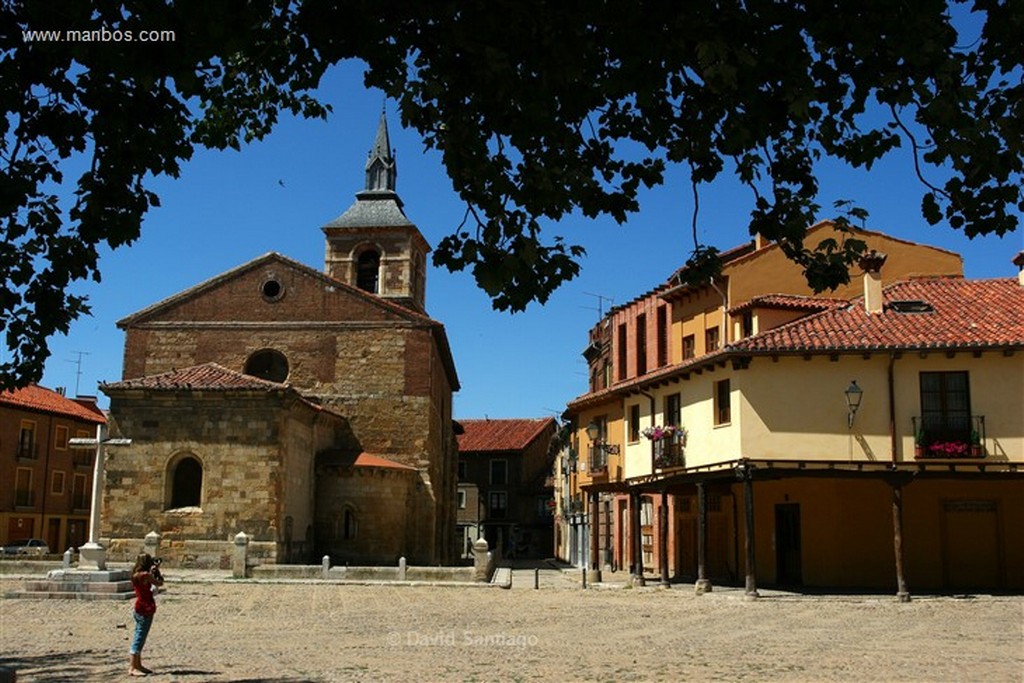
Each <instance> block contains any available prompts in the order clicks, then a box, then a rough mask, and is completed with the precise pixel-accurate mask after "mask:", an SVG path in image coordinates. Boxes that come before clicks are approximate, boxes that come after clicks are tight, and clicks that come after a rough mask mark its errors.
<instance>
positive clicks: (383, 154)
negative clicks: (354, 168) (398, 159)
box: [366, 108, 398, 192]
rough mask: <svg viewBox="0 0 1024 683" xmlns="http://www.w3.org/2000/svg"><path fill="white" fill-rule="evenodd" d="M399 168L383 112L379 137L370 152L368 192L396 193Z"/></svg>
mask: <svg viewBox="0 0 1024 683" xmlns="http://www.w3.org/2000/svg"><path fill="white" fill-rule="evenodd" d="M397 177H398V167H397V166H396V165H395V158H394V156H393V155H392V152H391V139H390V138H389V137H388V120H387V116H386V114H385V112H384V110H383V108H382V109H381V112H380V123H379V124H378V125H377V137H376V139H374V141H373V149H372V150H370V158H369V159H367V161H366V190H367V191H368V192H394V191H395V180H396V179H397Z"/></svg>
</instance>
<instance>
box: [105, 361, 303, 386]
mask: <svg viewBox="0 0 1024 683" xmlns="http://www.w3.org/2000/svg"><path fill="white" fill-rule="evenodd" d="M103 388H104V390H106V389H115V390H116V389H156V390H167V391H177V390H181V389H197V390H199V389H201V390H203V391H232V390H239V389H243V390H244V389H249V390H254V391H274V390H282V389H287V388H288V385H287V384H279V383H277V382H270V381H268V380H265V379H260V378H258V377H253V376H251V375H245V374H242V373H241V372H235V371H234V370H228V369H227V368H225V367H223V366H222V365H218V364H217V363H203V364H202V365H194V366H192V367H189V368H184V369H182V370H177V369H175V370H171V371H169V372H162V373H160V374H158V375H149V376H147V377H138V378H136V379H126V380H122V381H120V382H113V383H111V384H103Z"/></svg>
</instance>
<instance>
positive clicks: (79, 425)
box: [0, 384, 105, 553]
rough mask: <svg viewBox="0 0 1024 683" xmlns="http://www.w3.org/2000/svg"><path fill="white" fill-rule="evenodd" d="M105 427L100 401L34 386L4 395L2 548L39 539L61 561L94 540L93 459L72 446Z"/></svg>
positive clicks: (0, 408) (0, 422) (0, 416)
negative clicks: (72, 442)
mask: <svg viewBox="0 0 1024 683" xmlns="http://www.w3.org/2000/svg"><path fill="white" fill-rule="evenodd" d="M104 422H105V419H104V416H103V413H102V412H101V411H100V409H99V408H98V407H97V406H96V399H95V397H79V398H76V399H69V398H67V397H65V396H64V395H63V393H60V392H56V391H51V390H50V389H44V388H43V387H41V386H38V385H35V384H33V385H29V386H27V387H25V388H23V389H17V390H15V391H7V392H2V393H0V453H3V454H4V457H2V458H0V481H2V482H3V486H2V487H0V545H3V544H6V543H9V542H11V541H18V540H22V539H27V538H41V539H43V540H45V541H46V543H47V545H49V547H50V551H51V552H54V553H58V552H63V551H64V550H65V549H67V548H69V547H77V546H79V545H82V544H83V543H85V542H86V541H87V540H88V538H87V536H88V528H89V506H90V503H91V492H92V471H93V457H94V453H93V451H91V450H85V451H80V450H72V449H70V448H68V440H69V439H73V438H78V437H85V438H95V437H96V427H97V425H99V424H103V423H104Z"/></svg>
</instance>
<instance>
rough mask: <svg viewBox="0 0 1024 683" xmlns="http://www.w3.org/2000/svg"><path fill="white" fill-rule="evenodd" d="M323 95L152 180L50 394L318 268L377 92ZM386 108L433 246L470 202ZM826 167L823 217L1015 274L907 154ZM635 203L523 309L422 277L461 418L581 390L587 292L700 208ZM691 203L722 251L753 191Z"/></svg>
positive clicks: (112, 375) (642, 262) (669, 200)
mask: <svg viewBox="0 0 1024 683" xmlns="http://www.w3.org/2000/svg"><path fill="white" fill-rule="evenodd" d="M322 96H323V97H324V99H325V100H326V101H327V102H329V103H330V104H331V105H332V106H333V107H334V113H333V115H332V116H331V117H330V118H329V120H328V121H326V122H324V121H306V120H302V119H291V118H283V120H282V122H281V123H280V125H279V127H278V128H277V129H276V131H275V132H274V133H272V134H271V135H270V136H269V137H268V138H267V139H266V140H264V141H262V142H259V143H254V144H252V145H249V146H248V147H245V148H243V150H242V151H241V152H234V151H224V152H216V151H199V152H198V153H197V154H196V155H195V156H194V158H193V159H192V160H191V161H190V162H188V163H186V164H185V165H184V167H183V170H182V174H181V177H180V178H178V179H169V178H162V179H157V180H155V181H153V182H152V185H151V188H152V189H153V190H154V191H156V192H157V194H159V196H160V199H161V203H162V206H161V207H160V208H159V209H156V210H153V211H151V212H150V213H149V214H148V215H147V217H146V219H145V222H144V224H143V228H142V236H141V237H140V238H139V240H137V241H136V242H135V243H134V244H132V245H131V246H128V247H123V248H121V249H118V250H117V251H114V252H106V253H104V254H103V256H102V259H101V262H100V268H101V271H102V273H103V282H102V283H100V284H93V283H87V284H83V285H81V286H79V287H78V288H77V289H76V291H78V292H81V293H85V294H87V295H88V296H89V298H90V301H91V305H92V315H91V316H90V317H86V318H83V319H81V320H79V321H77V322H76V323H75V324H74V325H73V326H72V328H71V331H70V333H69V334H68V335H66V336H60V337H55V338H54V339H52V342H51V352H52V355H51V358H50V360H49V362H48V363H47V366H46V371H45V374H44V376H43V379H42V382H41V383H42V384H43V385H44V386H47V387H56V386H64V387H67V389H68V394H69V395H72V394H74V392H75V386H76V382H77V386H78V393H80V394H97V393H99V392H98V389H97V383H98V382H100V381H114V380H118V379H120V378H121V362H122V353H123V344H124V336H123V334H122V333H121V331H120V330H119V329H117V327H116V326H115V322H116V321H117V320H119V319H120V318H123V317H124V316H126V315H128V314H130V313H133V312H135V311H137V310H139V309H142V308H144V307H146V306H149V305H150V304H153V303H155V302H157V301H160V300H161V299H164V298H166V297H168V296H171V295H173V294H176V293H177V292H180V291H181V290H183V289H186V288H188V287H191V286H193V285H195V284H198V283H199V282H202V281H203V280H206V279H208V278H211V277H213V276H215V275H218V274H219V273H221V272H223V271H225V270H227V269H229V268H233V267H235V266H237V265H240V264H242V263H245V262H247V261H249V260H251V259H253V258H255V257H257V256H259V255H261V254H264V253H266V252H268V251H277V252H280V253H282V254H284V255H286V256H289V257H291V258H293V259H296V260H298V261H301V262H303V263H306V264H308V265H310V266H313V267H315V268H318V269H322V268H323V257H324V236H323V233H322V232H321V230H320V226H322V225H324V224H325V223H327V222H328V221H330V220H331V219H332V218H334V217H336V216H338V215H339V214H341V213H342V212H343V211H344V210H345V209H346V208H348V206H349V205H350V204H351V203H352V201H353V199H354V194H355V192H357V191H358V190H360V189H361V188H362V186H363V182H364V175H363V166H364V163H365V161H366V155H367V152H368V151H369V149H370V147H371V145H372V143H373V137H374V133H375V131H376V126H377V121H378V118H379V116H380V110H381V105H382V103H383V96H382V95H381V93H380V92H376V91H367V90H366V89H365V88H364V87H363V85H362V71H361V67H360V66H359V65H358V64H355V63H348V64H344V65H342V66H340V67H337V68H336V69H335V70H334V71H332V72H331V73H330V74H329V75H328V77H327V79H326V80H325V82H324V84H323V87H322ZM388 109H389V116H388V123H389V127H390V133H391V144H392V147H394V148H395V149H396V150H397V160H398V193H399V196H401V198H402V200H403V202H404V203H405V211H406V214H407V215H408V216H409V218H410V219H411V220H412V221H413V222H414V223H415V224H416V225H417V226H418V227H419V229H420V231H421V232H422V233H423V235H424V237H426V239H427V241H428V242H429V243H430V244H432V245H436V244H437V243H438V242H439V241H440V240H441V238H442V237H443V236H444V235H446V234H448V233H449V232H450V231H452V230H453V229H454V228H455V227H456V226H458V224H459V223H460V221H461V220H462V217H463V213H464V206H463V205H462V204H461V203H460V201H459V199H458V197H457V196H456V195H455V193H454V191H453V190H452V188H451V183H450V181H449V180H448V177H447V175H446V174H445V172H444V169H443V167H442V165H441V160H440V155H439V154H438V153H436V152H425V151H424V147H423V143H422V141H421V140H420V138H419V136H418V135H417V134H416V133H415V132H414V131H407V130H403V129H402V128H401V126H400V124H399V120H398V115H397V112H396V111H395V109H394V107H393V106H389V108H388ZM819 173H820V180H821V193H820V195H819V203H820V204H821V205H822V206H823V207H825V209H824V210H823V212H822V215H821V218H828V217H830V214H829V211H828V209H829V208H830V207H831V206H832V201H833V200H835V199H854V200H856V202H857V204H858V205H859V206H862V207H864V208H865V209H867V210H868V211H869V213H870V219H869V221H868V223H867V227H868V228H871V229H875V230H880V231H883V232H887V233H889V234H892V235H894V236H896V237H900V238H903V239H908V240H914V241H917V242H922V243H926V244H931V245H935V246H938V247H942V248H945V249H949V250H952V251H955V252H958V253H960V254H962V255H963V257H964V270H965V274H966V276H967V277H971V278H984V277H1004V276H1010V275H1014V274H1015V273H1016V268H1015V267H1014V266H1013V265H1012V264H1011V262H1010V259H1011V258H1012V257H1013V255H1014V254H1016V253H1017V252H1018V251H1020V250H1021V249H1022V246H1024V242H1022V240H1024V236H1022V234H1021V232H1020V231H1018V232H1016V233H1014V234H1011V235H1009V236H1006V237H1004V238H997V237H985V238H978V239H975V240H968V239H967V238H966V237H964V236H963V235H962V234H961V233H959V232H956V231H954V230H952V229H950V228H948V227H947V226H943V225H940V226H937V227H934V228H933V227H930V226H928V225H927V223H925V222H924V219H923V218H921V215H920V211H919V206H920V197H921V189H920V185H919V184H918V182H917V180H916V179H915V178H914V176H913V164H912V159H911V157H910V153H909V151H907V150H898V151H897V152H896V153H895V154H892V155H890V157H888V158H887V159H885V160H884V161H883V162H882V163H879V164H877V165H876V166H875V167H874V168H873V169H872V171H870V172H865V171H863V170H852V169H848V168H846V167H844V166H841V165H838V164H831V163H826V164H822V165H821V166H820V168H819ZM68 177H69V178H71V177H74V176H73V174H70V173H69V174H68ZM282 184H283V185H282ZM68 194H70V193H68ZM641 202H642V205H641V211H640V213H638V214H635V215H634V216H633V217H632V218H631V219H630V220H629V222H628V223H627V224H625V225H623V226H619V225H617V224H615V222H614V221H612V220H610V219H604V220H596V221H593V220H588V219H584V218H571V219H566V220H563V221H562V222H560V223H559V224H557V225H550V226H547V229H548V230H549V234H550V235H562V236H564V237H565V238H566V240H567V241H568V242H570V243H579V244H582V245H584V246H585V247H586V249H587V252H588V254H587V256H586V257H585V258H584V259H583V261H582V265H583V272H582V274H581V276H580V277H578V278H577V279H576V280H573V281H572V282H570V283H568V284H566V285H564V286H563V287H562V288H561V289H560V290H558V291H557V292H556V293H555V294H554V295H553V296H552V297H551V299H550V300H549V301H548V303H547V304H546V305H544V306H538V305H533V306H531V307H530V308H529V309H528V310H527V311H526V312H524V313H517V314H508V313H501V312H497V311H493V310H492V308H491V305H490V300H489V299H488V298H487V296H486V295H485V294H484V293H483V292H481V291H480V290H478V289H477V288H476V286H475V283H474V281H473V279H472V276H471V275H469V274H468V273H455V274H451V273H448V271H446V270H439V269H436V268H431V271H430V273H429V275H428V279H427V311H428V313H429V314H430V315H431V316H432V317H434V318H435V319H437V320H439V321H441V322H443V323H444V324H445V326H446V328H447V331H448V337H449V340H450V342H451V346H452V351H453V353H454V356H455V362H456V366H457V369H458V372H459V377H460V380H461V382H462V390H461V391H460V392H459V393H458V394H456V396H455V417H456V418H482V417H485V416H486V417H492V418H496V417H540V416H547V415H557V414H558V413H560V412H561V411H562V410H563V409H564V407H565V404H566V402H567V401H568V400H570V399H572V398H573V397H575V396H577V395H579V394H581V393H583V392H584V391H585V389H586V379H587V378H586V366H585V364H584V362H583V359H582V357H581V356H580V352H581V351H582V350H583V348H584V347H585V346H586V342H587V331H588V330H589V329H590V327H591V326H592V325H593V324H594V323H596V322H597V320H598V317H599V314H598V310H597V308H598V304H599V300H598V298H597V296H594V295H600V296H601V297H605V300H604V306H605V310H607V307H608V305H609V303H608V301H609V300H610V301H611V303H612V304H620V303H625V302H626V301H629V300H630V299H632V298H633V297H635V296H637V295H639V294H641V293H643V292H645V291H647V290H649V289H651V288H652V287H654V286H656V285H658V284H659V283H661V282H662V281H664V280H665V278H667V277H668V276H669V275H670V274H671V273H672V272H673V271H674V270H675V269H676V268H678V267H679V266H680V265H681V264H682V263H683V261H685V259H686V257H687V255H688V253H689V251H690V250H691V249H692V246H693V245H692V241H691V237H690V220H691V212H692V209H693V200H692V195H691V191H690V186H689V184H688V179H687V176H686V174H685V173H684V172H682V170H681V169H675V170H673V171H672V172H671V173H670V174H669V179H668V182H667V183H666V185H665V186H662V187H660V188H657V189H655V190H651V191H649V192H646V193H645V194H644V195H643V197H642V200H641ZM700 206H701V213H700V236H701V239H702V241H703V242H705V243H708V244H711V245H714V246H716V247H718V248H719V249H727V248H729V247H732V246H735V245H737V244H740V243H742V242H744V241H746V240H748V239H749V236H748V234H747V228H746V226H747V222H748V218H749V212H750V209H751V206H752V198H751V195H750V192H749V191H748V190H746V189H744V188H742V187H740V186H739V185H737V184H736V183H735V182H733V181H732V180H731V179H730V178H722V179H721V180H719V181H717V182H716V183H715V184H714V185H711V186H706V187H704V188H703V189H702V192H701V197H700ZM0 352H2V351H0ZM80 352H81V355H80ZM79 358H80V359H81V366H80V367H81V374H80V376H76V373H77V371H78V368H79V366H78V360H79ZM101 405H104V406H105V405H106V400H105V398H103V397H102V394H101Z"/></svg>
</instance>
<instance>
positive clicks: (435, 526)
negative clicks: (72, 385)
mask: <svg viewBox="0 0 1024 683" xmlns="http://www.w3.org/2000/svg"><path fill="white" fill-rule="evenodd" d="M396 178H397V168H396V164H395V159H394V154H393V152H392V150H391V147H390V141H389V138H388V129H387V122H386V120H385V117H384V116H383V114H382V116H381V120H380V124H379V126H378V129H377V135H376V139H375V141H374V145H373V149H372V150H371V152H370V155H369V159H368V161H367V163H366V186H365V189H364V190H362V191H360V192H358V193H357V194H356V198H355V202H354V203H353V204H352V205H351V206H350V207H349V208H348V209H347V210H346V211H345V212H344V213H342V214H341V215H340V216H339V217H337V218H335V219H334V220H332V221H330V222H329V223H327V224H326V225H324V226H323V228H322V230H323V233H324V235H325V238H326V256H325V263H324V269H323V271H320V270H316V269H314V268H311V267H309V266H307V265H305V264H302V263H299V262H296V261H294V260H292V259H289V258H287V257H285V256H282V255H281V254H278V253H275V252H271V253H268V254H265V255H263V256H260V257H258V258H256V259H254V260H251V261H249V262H248V263H243V264H242V265H240V266H237V267H236V268H233V269H231V270H229V271H227V272H225V273H222V274H220V275H217V276H216V277H213V278H211V279H209V280H206V281H205V282H201V283H199V284H197V285H195V286H194V287H192V288H190V289H187V290H185V291H182V292H180V293H178V294H175V295H173V296H171V297H169V298H167V299H164V300H163V301H159V302H157V303H155V304H153V305H151V306H149V307H147V308H145V309H143V310H141V311H138V312H136V313H133V314H131V315H129V316H127V317H126V318H124V319H122V320H120V321H118V323H117V324H118V327H120V328H121V329H123V330H124V332H125V349H124V369H123V379H122V380H121V381H118V382H113V383H107V384H103V385H101V390H102V391H103V392H104V393H105V394H106V395H107V396H109V397H110V427H111V433H112V436H116V437H121V438H128V439H131V445H130V446H127V447H123V448H118V449H111V450H110V451H108V456H107V458H108V459H107V476H106V488H105V491H104V496H103V506H102V529H101V538H102V540H103V542H104V544H105V545H106V546H107V548H108V552H109V554H110V557H111V559H114V560H117V559H125V558H129V557H131V556H133V555H134V553H136V552H138V551H139V550H140V549H141V548H142V545H143V539H144V537H145V536H146V535H147V534H149V533H150V532H153V531H156V532H157V533H159V534H160V536H161V541H160V553H161V555H163V556H164V557H166V558H167V559H168V561H169V562H170V563H173V564H177V565H180V566H195V567H226V566H229V562H230V552H231V540H232V539H233V538H234V537H235V535H236V534H238V533H239V532H244V533H245V534H247V535H248V536H249V537H250V542H249V550H250V555H255V556H256V557H257V558H258V561H259V562H260V563H282V564H283V563H318V562H319V561H320V558H321V557H323V556H324V555H329V556H330V557H331V560H332V562H333V563H340V564H344V563H349V564H353V565H359V564H364V565H369V564H391V563H394V562H397V560H398V559H399V558H400V557H405V558H406V560H407V562H409V563H410V564H438V563H441V564H450V563H452V562H453V560H454V539H455V529H456V510H455V501H456V495H455V492H456V473H457V460H458V458H457V443H456V438H455V429H456V427H455V423H454V422H453V420H452V394H453V392H455V391H457V390H458V389H459V379H458V375H457V373H456V369H455V363H454V360H453V358H452V353H451V349H450V347H449V344H448V338H447V335H446V333H445V328H444V326H443V325H442V324H441V323H439V322H437V321H436V320H433V319H431V318H430V317H429V316H428V315H427V313H426V308H425V288H426V256H427V253H428V252H429V250H430V247H429V245H428V244H427V242H426V240H425V239H424V237H423V235H421V234H420V232H419V230H418V229H417V228H416V226H415V225H414V224H413V223H412V222H411V221H410V220H409V219H408V218H407V217H406V215H405V212H404V211H403V208H402V201H401V199H400V198H399V197H398V194H397V193H396V191H395V187H396V185H395V183H396Z"/></svg>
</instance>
